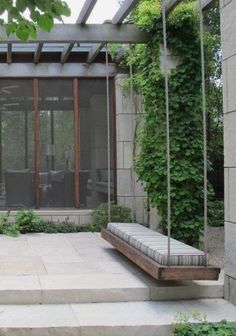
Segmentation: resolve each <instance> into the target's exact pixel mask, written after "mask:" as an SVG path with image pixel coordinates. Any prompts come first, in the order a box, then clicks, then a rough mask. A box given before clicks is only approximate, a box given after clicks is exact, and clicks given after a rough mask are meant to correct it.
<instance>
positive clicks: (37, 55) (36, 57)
mask: <svg viewBox="0 0 236 336" xmlns="http://www.w3.org/2000/svg"><path fill="white" fill-rule="evenodd" d="M42 50H43V43H38V44H37V47H36V49H35V52H34V64H38V62H39V59H40V56H41V52H42Z"/></svg>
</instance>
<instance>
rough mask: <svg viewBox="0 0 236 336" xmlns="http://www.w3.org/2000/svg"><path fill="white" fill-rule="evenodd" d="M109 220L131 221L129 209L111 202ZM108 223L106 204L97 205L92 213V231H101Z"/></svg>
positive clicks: (118, 221)
mask: <svg viewBox="0 0 236 336" xmlns="http://www.w3.org/2000/svg"><path fill="white" fill-rule="evenodd" d="M111 222H117V223H131V222H132V218H131V210H130V209H128V208H125V207H123V206H120V205H117V204H113V203H112V204H111ZM107 223H108V204H107V203H103V204H101V205H99V206H98V207H97V208H96V209H95V210H94V211H93V213H92V227H91V229H92V231H101V229H102V228H105V227H106V226H107Z"/></svg>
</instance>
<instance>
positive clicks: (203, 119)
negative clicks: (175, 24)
mask: <svg viewBox="0 0 236 336" xmlns="http://www.w3.org/2000/svg"><path fill="white" fill-rule="evenodd" d="M199 5H200V6H199V7H200V8H199V11H200V44H201V73H202V123H203V161H204V172H203V174H204V253H205V265H206V266H207V252H208V251H207V250H208V246H207V241H208V229H207V225H208V219H207V206H208V195H207V118H206V85H205V56H204V29H203V26H204V25H203V12H202V0H199Z"/></svg>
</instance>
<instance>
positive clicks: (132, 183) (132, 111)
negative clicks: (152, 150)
mask: <svg viewBox="0 0 236 336" xmlns="http://www.w3.org/2000/svg"><path fill="white" fill-rule="evenodd" d="M131 51H132V50H131V45H130V57H131V56H132V53H131ZM129 70H130V101H131V114H132V138H133V148H132V165H131V193H132V221H133V222H134V221H135V213H136V202H135V181H134V156H135V125H134V122H135V120H134V117H135V109H134V85H133V84H134V83H133V65H132V63H131V62H130V66H129Z"/></svg>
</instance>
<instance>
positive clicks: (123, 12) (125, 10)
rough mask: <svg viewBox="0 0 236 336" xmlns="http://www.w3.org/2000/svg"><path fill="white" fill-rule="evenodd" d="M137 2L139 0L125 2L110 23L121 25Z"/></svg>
mask: <svg viewBox="0 0 236 336" xmlns="http://www.w3.org/2000/svg"><path fill="white" fill-rule="evenodd" d="M138 2H139V0H126V1H125V2H124V3H123V5H122V6H120V8H119V9H118V11H117V12H116V14H115V15H114V17H113V19H112V23H113V24H121V23H122V22H123V21H124V19H125V18H126V17H127V16H128V15H129V13H130V12H131V11H132V9H133V8H134V7H135V6H136V5H137V3H138Z"/></svg>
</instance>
